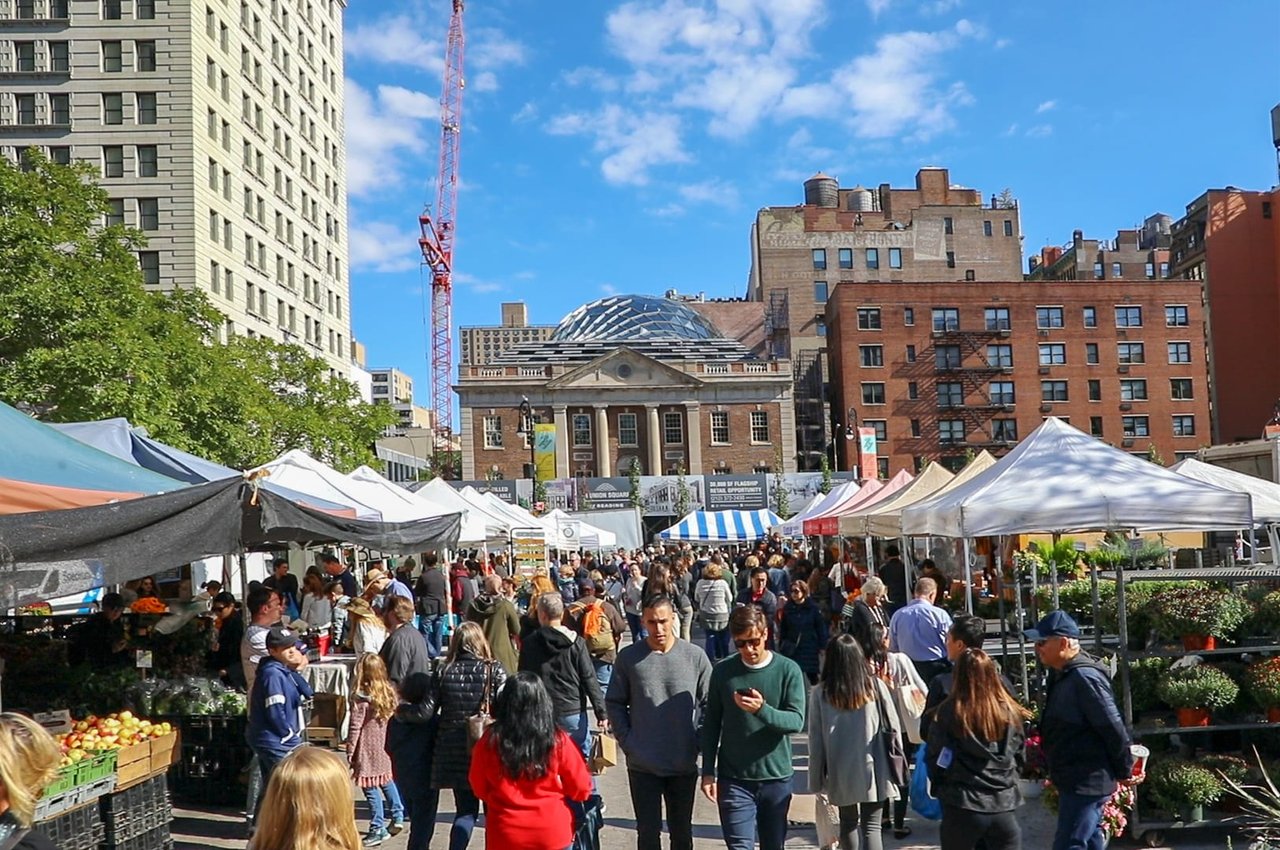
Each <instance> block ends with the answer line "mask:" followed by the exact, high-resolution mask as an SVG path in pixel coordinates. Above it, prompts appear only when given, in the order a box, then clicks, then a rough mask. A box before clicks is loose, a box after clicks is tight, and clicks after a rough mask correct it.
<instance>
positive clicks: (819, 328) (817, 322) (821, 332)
mask: <svg viewBox="0 0 1280 850" xmlns="http://www.w3.org/2000/svg"><path fill="white" fill-rule="evenodd" d="M813 331H814V333H815V334H817V335H818V336H826V335H827V320H826V318H825V317H824V316H814V317H813Z"/></svg>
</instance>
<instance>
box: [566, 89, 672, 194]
mask: <svg viewBox="0 0 1280 850" xmlns="http://www.w3.org/2000/svg"><path fill="white" fill-rule="evenodd" d="M546 130H547V132H548V133H551V134H552V135H555V136H589V137H591V138H593V139H594V142H593V145H592V147H593V148H594V149H595V150H596V151H597V152H598V153H602V154H604V159H603V160H602V161H601V163H600V172H601V173H602V174H603V175H604V179H605V180H607V181H608V182H610V183H613V184H615V185H633V186H643V185H644V184H646V183H648V182H649V169H650V168H653V167H655V166H658V165H670V164H673V163H681V162H688V161H689V159H690V157H689V154H688V153H687V152H685V150H684V147H683V144H682V142H681V138H680V119H679V117H678V116H676V115H674V114H671V113H665V114H660V113H656V112H654V113H651V112H645V113H634V112H628V111H627V110H625V109H623V108H622V107H621V106H619V105H617V104H609V105H607V106H605V107H604V108H603V109H601V110H600V111H599V112H596V113H583V112H571V113H566V114H564V115H559V116H557V117H555V118H553V119H552V120H551V121H550V122H549V123H548V124H547V126H546Z"/></svg>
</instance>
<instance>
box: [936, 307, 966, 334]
mask: <svg viewBox="0 0 1280 850" xmlns="http://www.w3.org/2000/svg"><path fill="white" fill-rule="evenodd" d="M933 329H934V330H935V331H958V330H960V310H959V309H957V308H955V307H934V308H933Z"/></svg>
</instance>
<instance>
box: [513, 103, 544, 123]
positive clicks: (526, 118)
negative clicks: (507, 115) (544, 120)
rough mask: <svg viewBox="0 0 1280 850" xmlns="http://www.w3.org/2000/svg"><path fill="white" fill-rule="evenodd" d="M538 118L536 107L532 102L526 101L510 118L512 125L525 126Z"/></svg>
mask: <svg viewBox="0 0 1280 850" xmlns="http://www.w3.org/2000/svg"><path fill="white" fill-rule="evenodd" d="M537 117H538V107H537V105H536V104H535V103H534V102H533V101H527V102H526V103H525V104H524V106H521V107H520V108H519V109H518V110H516V114H515V115H512V116H511V123H512V124H527V123H528V122H530V121H532V120H534V119H535V118H537Z"/></svg>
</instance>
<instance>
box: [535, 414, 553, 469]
mask: <svg viewBox="0 0 1280 850" xmlns="http://www.w3.org/2000/svg"><path fill="white" fill-rule="evenodd" d="M533 463H534V466H536V467H537V470H538V471H537V476H538V480H539V481H550V480H551V479H553V478H555V477H556V426H555V425H554V424H553V423H539V424H536V425H534V426H533Z"/></svg>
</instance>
